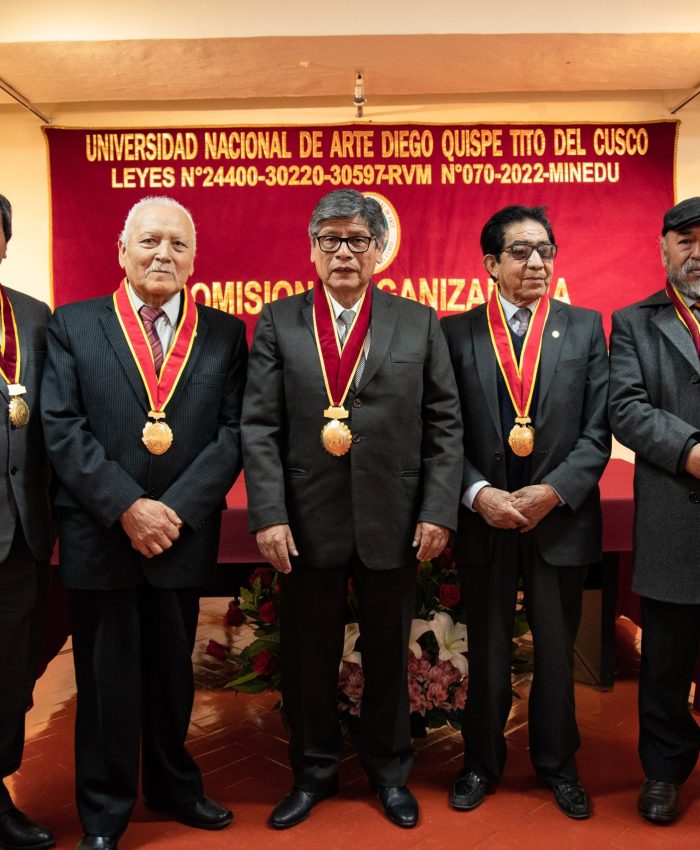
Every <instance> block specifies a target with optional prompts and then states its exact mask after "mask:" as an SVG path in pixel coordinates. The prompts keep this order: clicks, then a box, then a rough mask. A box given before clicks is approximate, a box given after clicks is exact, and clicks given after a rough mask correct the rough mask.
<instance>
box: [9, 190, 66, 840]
mask: <svg viewBox="0 0 700 850" xmlns="http://www.w3.org/2000/svg"><path fill="white" fill-rule="evenodd" d="M0 214H1V215H2V229H1V230H0V263H1V262H2V261H3V260H4V259H5V257H6V256H7V243H8V242H9V241H10V237H11V236H12V207H11V206H10V202H9V201H8V200H7V198H6V197H5V196H4V195H0ZM0 302H1V304H2V310H1V311H0V333H2V353H1V354H0V399H1V400H0V404H4V414H3V417H2V424H0V475H1V476H2V481H3V486H2V488H0V847H16V848H27V850H39V848H43V847H51V846H53V843H54V840H53V836H52V835H51V833H50V832H49V830H48V829H46V828H45V827H43V826H39V825H38V824H36V823H33V822H32V821H30V820H29V819H28V818H27V817H26V816H25V815H24V814H22V812H20V811H19V810H18V809H17V808H16V807H15V806H14V804H13V802H12V799H11V797H10V794H9V791H8V790H7V788H6V787H5V785H4V783H3V781H2V780H3V779H5V777H7V776H10V775H11V774H12V773H14V772H15V771H16V770H17V769H18V768H19V766H20V763H21V761H22V750H23V748H24V714H25V712H26V710H27V706H28V705H29V702H30V699H31V694H32V688H33V687H34V678H35V671H36V664H37V658H36V655H37V650H38V644H39V641H38V637H39V634H40V623H39V622H37V619H38V610H37V580H38V564H39V563H40V562H42V561H44V562H46V561H48V559H49V557H50V555H51V532H50V509H49V465H48V461H47V459H46V452H45V450H44V441H43V437H42V433H41V418H40V416H39V411H38V406H39V387H40V384H41V371H42V369H43V367H44V360H45V357H46V325H47V323H48V321H49V318H50V316H51V311H50V310H49V308H48V307H47V306H46V304H43V303H42V302H41V301H37V300H36V299H35V298H30V297H29V296H28V295H24V294H22V293H21V292H16V291H15V290H14V289H8V288H6V287H4V286H1V285H0Z"/></svg>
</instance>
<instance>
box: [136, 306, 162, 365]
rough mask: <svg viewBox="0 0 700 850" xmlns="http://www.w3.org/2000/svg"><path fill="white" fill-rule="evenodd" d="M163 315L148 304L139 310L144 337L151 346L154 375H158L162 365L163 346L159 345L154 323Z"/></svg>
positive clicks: (159, 309) (158, 309)
mask: <svg viewBox="0 0 700 850" xmlns="http://www.w3.org/2000/svg"><path fill="white" fill-rule="evenodd" d="M164 315H165V312H164V311H163V310H161V308H160V307H149V305H148V304H144V305H143V307H141V308H140V309H139V316H141V321H142V322H143V327H144V329H145V331H146V336H147V337H148V341H149V342H150V344H151V351H152V352H153V365H154V366H155V367H156V375H157V374H159V373H160V367H161V366H162V365H163V346H162V345H161V342H160V337H159V336H158V331H156V329H155V323H156V322H157V320H158V319H160V317H161V316H164Z"/></svg>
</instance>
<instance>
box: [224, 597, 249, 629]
mask: <svg viewBox="0 0 700 850" xmlns="http://www.w3.org/2000/svg"><path fill="white" fill-rule="evenodd" d="M243 623H245V614H244V613H243V611H241V607H240V605H238V603H236V602H229V606H228V610H227V611H226V613H225V614H224V625H225V626H241V625H243Z"/></svg>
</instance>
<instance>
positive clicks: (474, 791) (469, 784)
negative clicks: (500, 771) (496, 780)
mask: <svg viewBox="0 0 700 850" xmlns="http://www.w3.org/2000/svg"><path fill="white" fill-rule="evenodd" d="M494 790H495V789H494V788H493V787H492V786H491V784H490V783H488V782H487V781H486V780H485V779H484V778H483V776H479V774H478V773H475V772H474V771H473V770H470V771H469V773H466V774H464V775H463V776H460V777H459V779H458V780H457V781H456V782H455V784H454V785H453V786H452V791H451V792H450V805H451V806H452V808H453V809H459V810H460V811H463V812H468V811H469V810H470V809H475V808H476V807H477V806H479V805H481V803H483V802H484V797H485V796H486V795H487V794H492V793H493V791H494Z"/></svg>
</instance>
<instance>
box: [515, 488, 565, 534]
mask: <svg viewBox="0 0 700 850" xmlns="http://www.w3.org/2000/svg"><path fill="white" fill-rule="evenodd" d="M511 495H512V496H513V498H514V499H515V502H514V505H515V507H516V508H517V510H518V511H520V513H521V514H522V515H523V516H524V517H526V519H527V525H525V526H523V527H522V528H521V529H520V531H522V532H523V533H524V532H526V531H532V529H533V528H534V527H535V526H536V525H537V524H538V523H539V522H540V521H541V520H543V519H544V518H545V517H546V516H547V514H548V513H549V512H550V511H551V510H552V509H553V508H556V507H557V505H558V504H559V495H558V494H557V491H556V490H555V489H554V488H553V487H550V485H549V484H530V485H529V486H527V487H522V488H521V489H520V490H516V491H515V492H514V493H511Z"/></svg>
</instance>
